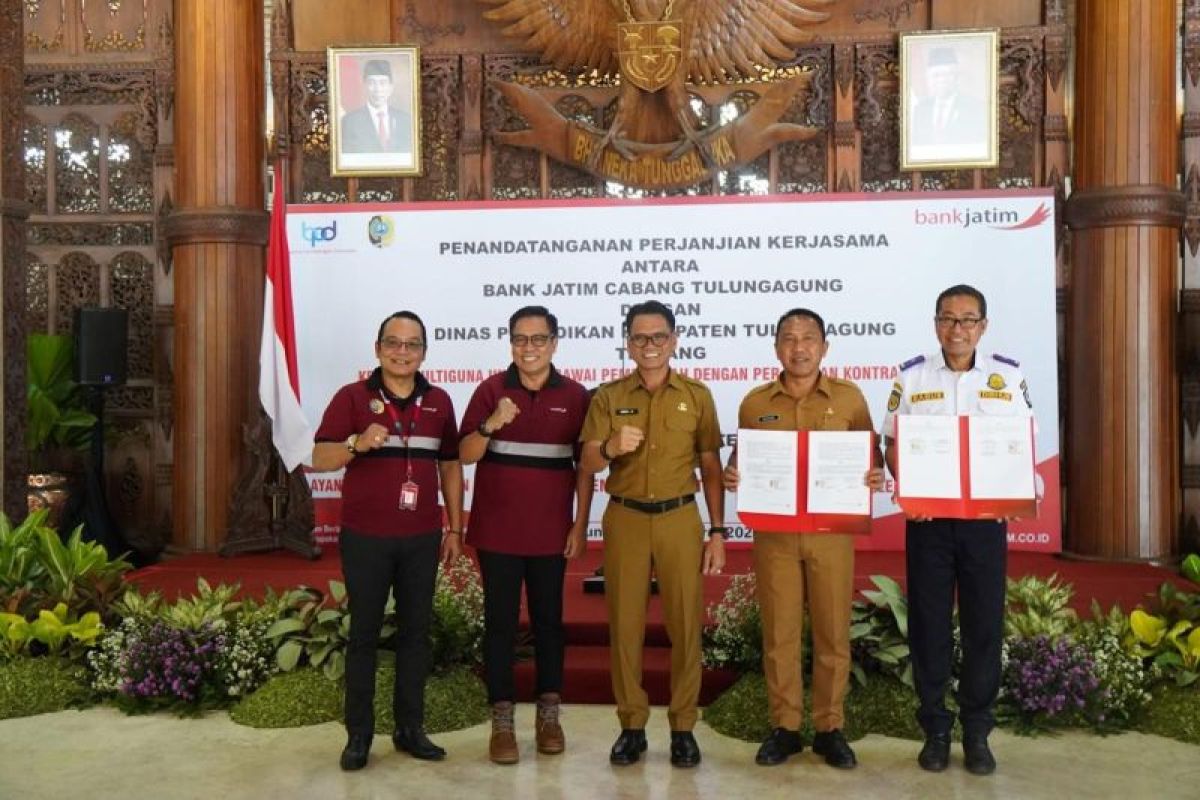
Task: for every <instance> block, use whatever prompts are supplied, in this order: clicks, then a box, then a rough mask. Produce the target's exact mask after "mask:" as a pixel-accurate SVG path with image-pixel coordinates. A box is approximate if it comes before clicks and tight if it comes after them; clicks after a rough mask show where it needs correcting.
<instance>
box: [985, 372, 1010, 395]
mask: <svg viewBox="0 0 1200 800" xmlns="http://www.w3.org/2000/svg"><path fill="white" fill-rule="evenodd" d="M1007 385H1008V384H1006V383H1005V382H1004V376H1003V375H1001V374H1000V373H999V372H993V373H992V374H991V375H988V388H989V389H995V390H997V391H999V390H1000V389H1003V388H1004V387H1005V386H1007Z"/></svg>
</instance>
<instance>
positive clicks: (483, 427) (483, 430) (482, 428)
mask: <svg viewBox="0 0 1200 800" xmlns="http://www.w3.org/2000/svg"><path fill="white" fill-rule="evenodd" d="M475 432H476V433H478V434H479V435H480V436H482V437H483V438H485V439H490V438H491V436H492V434H493V433H495V431H489V430H488V429H487V420H486V419H485V420H484V421H483V422H481V423H479V427H478V428H476V429H475Z"/></svg>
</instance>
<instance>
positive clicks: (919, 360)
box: [900, 356, 925, 372]
mask: <svg viewBox="0 0 1200 800" xmlns="http://www.w3.org/2000/svg"><path fill="white" fill-rule="evenodd" d="M924 363H925V356H914V357H913V358H910V359H909V360H908V361H905V362H904V363H903V364H901V365H900V371H901V372H904V371H905V370H906V369H912V368H913V367H915V366H916V365H917V364H924Z"/></svg>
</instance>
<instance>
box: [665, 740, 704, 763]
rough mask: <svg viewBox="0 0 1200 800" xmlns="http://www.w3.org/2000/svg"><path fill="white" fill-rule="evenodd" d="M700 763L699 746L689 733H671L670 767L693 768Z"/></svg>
mask: <svg viewBox="0 0 1200 800" xmlns="http://www.w3.org/2000/svg"><path fill="white" fill-rule="evenodd" d="M699 763H700V745H698V744H696V737H695V736H692V732H691V731H671V766H673V767H694V766H696V765H697V764H699Z"/></svg>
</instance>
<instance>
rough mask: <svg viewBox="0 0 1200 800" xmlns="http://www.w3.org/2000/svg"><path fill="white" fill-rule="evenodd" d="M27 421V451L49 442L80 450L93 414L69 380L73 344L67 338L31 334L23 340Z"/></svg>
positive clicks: (85, 445)
mask: <svg viewBox="0 0 1200 800" xmlns="http://www.w3.org/2000/svg"><path fill="white" fill-rule="evenodd" d="M25 355H26V376H27V397H26V405H27V409H28V410H27V420H26V429H25V443H26V445H27V446H28V447H29V449H30V451H32V452H37V451H40V450H44V449H45V448H46V447H48V446H50V445H62V446H66V447H71V448H74V449H83V448H85V447H87V446H88V443H89V442H90V441H91V431H92V426H94V425H95V424H96V417H95V416H94V415H93V414H92V413H90V412H89V411H87V410H86V409H85V408H84V407H83V405H82V403H81V401H80V399H79V393H78V387H77V386H76V384H75V381H73V380H72V379H71V368H72V365H73V363H74V345H73V344H72V342H71V339H70V337H68V336H60V335H50V334H43V333H31V334H29V337H28V339H27V340H26V352H25Z"/></svg>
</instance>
